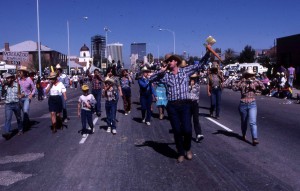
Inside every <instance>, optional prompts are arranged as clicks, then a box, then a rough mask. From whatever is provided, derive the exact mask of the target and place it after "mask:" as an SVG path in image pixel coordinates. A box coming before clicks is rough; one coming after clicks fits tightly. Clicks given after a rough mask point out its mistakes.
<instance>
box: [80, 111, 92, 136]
mask: <svg viewBox="0 0 300 191" xmlns="http://www.w3.org/2000/svg"><path fill="white" fill-rule="evenodd" d="M86 122H87V123H88V124H89V126H90V127H91V128H92V129H93V128H94V125H93V115H92V112H91V111H87V110H84V109H82V110H81V123H82V133H86V132H87V131H86Z"/></svg>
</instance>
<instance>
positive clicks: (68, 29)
mask: <svg viewBox="0 0 300 191" xmlns="http://www.w3.org/2000/svg"><path fill="white" fill-rule="evenodd" d="M67 32H68V74H69V75H70V74H71V73H70V72H71V71H70V70H71V69H70V28H69V21H68V20H67Z"/></svg>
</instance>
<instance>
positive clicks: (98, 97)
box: [92, 89, 102, 113]
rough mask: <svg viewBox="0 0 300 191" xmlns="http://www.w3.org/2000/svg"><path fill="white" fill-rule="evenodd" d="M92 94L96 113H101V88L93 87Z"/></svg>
mask: <svg viewBox="0 0 300 191" xmlns="http://www.w3.org/2000/svg"><path fill="white" fill-rule="evenodd" d="M92 94H93V96H94V97H95V99H96V101H97V104H96V108H95V109H96V113H101V96H102V89H93V90H92Z"/></svg>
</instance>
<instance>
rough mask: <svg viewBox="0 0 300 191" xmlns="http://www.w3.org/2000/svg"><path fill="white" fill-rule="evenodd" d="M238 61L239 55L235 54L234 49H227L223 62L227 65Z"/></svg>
mask: <svg viewBox="0 0 300 191" xmlns="http://www.w3.org/2000/svg"><path fill="white" fill-rule="evenodd" d="M236 61H237V56H235V55H234V50H233V49H231V48H228V49H227V50H225V59H224V61H223V63H224V64H225V65H227V64H232V63H234V62H236Z"/></svg>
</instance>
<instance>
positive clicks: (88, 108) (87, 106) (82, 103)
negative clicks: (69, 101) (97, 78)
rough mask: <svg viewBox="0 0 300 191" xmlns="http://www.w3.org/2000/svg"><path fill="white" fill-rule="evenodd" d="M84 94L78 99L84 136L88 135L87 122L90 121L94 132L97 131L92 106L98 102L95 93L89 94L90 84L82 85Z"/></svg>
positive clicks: (79, 115) (89, 123) (78, 112)
mask: <svg viewBox="0 0 300 191" xmlns="http://www.w3.org/2000/svg"><path fill="white" fill-rule="evenodd" d="M81 89H82V92H83V95H81V96H80V97H79V100H78V111H77V114H78V117H81V123H82V131H81V133H82V137H83V138H85V137H87V128H86V122H87V123H88V125H89V127H90V128H91V131H92V133H94V132H95V129H94V124H93V113H92V108H93V107H94V106H95V104H96V99H95V97H94V96H93V94H89V86H88V85H86V84H84V85H83V86H82V87H81Z"/></svg>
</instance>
